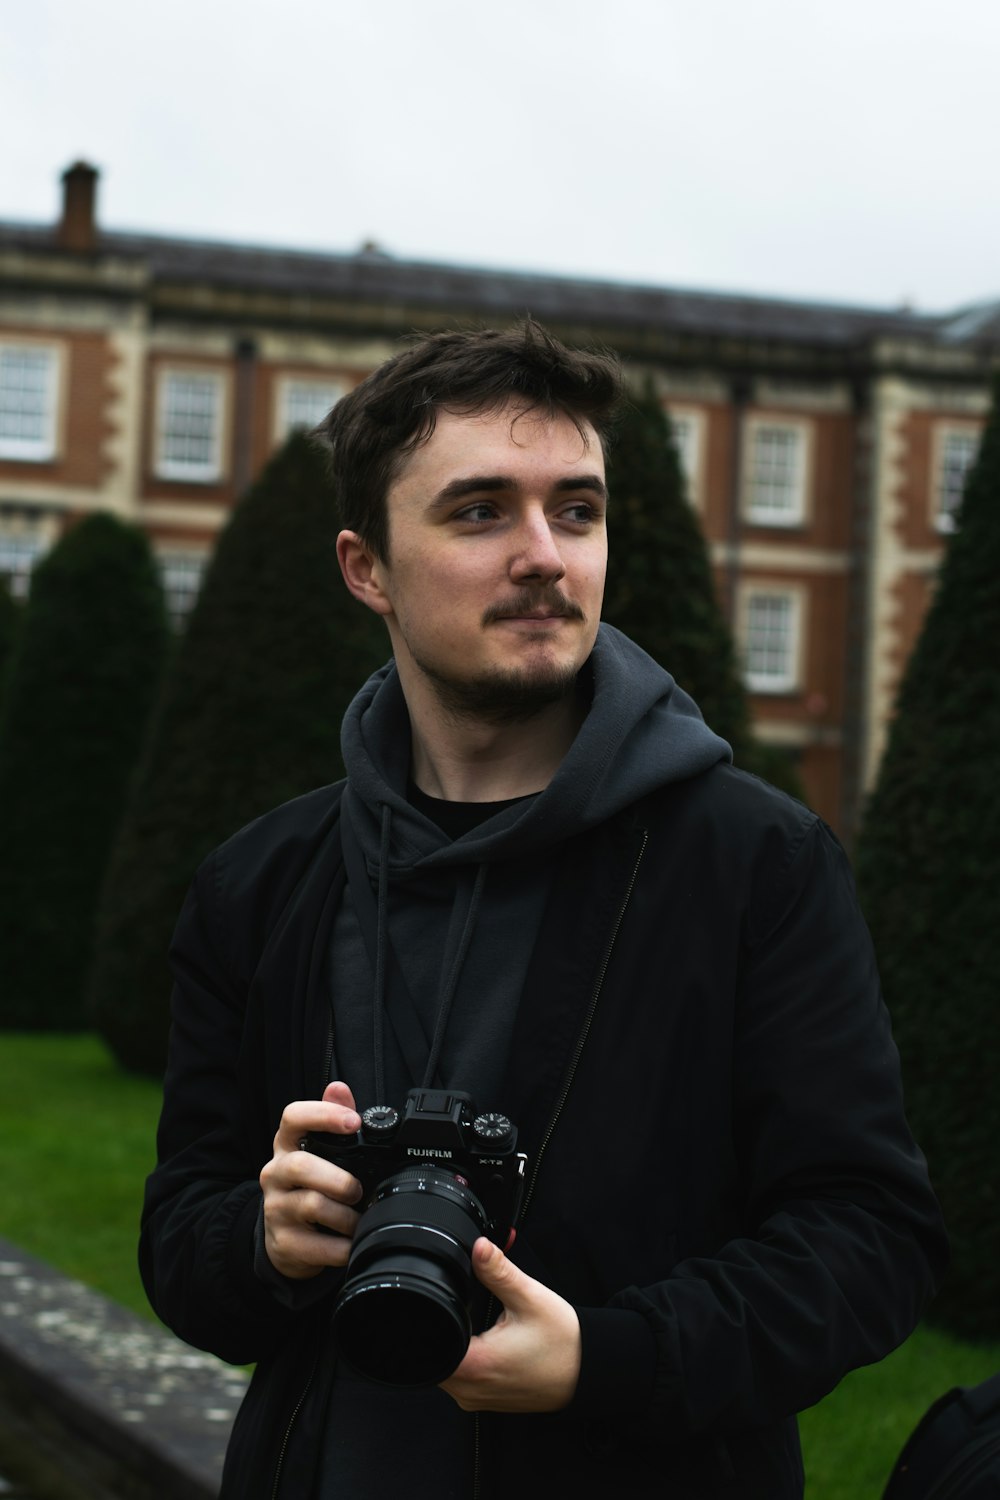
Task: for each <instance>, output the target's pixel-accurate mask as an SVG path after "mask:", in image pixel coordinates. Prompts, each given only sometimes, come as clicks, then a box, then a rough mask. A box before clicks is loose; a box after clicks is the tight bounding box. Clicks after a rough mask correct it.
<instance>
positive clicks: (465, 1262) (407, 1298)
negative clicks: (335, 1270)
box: [333, 1166, 487, 1386]
mask: <svg viewBox="0 0 1000 1500" xmlns="http://www.w3.org/2000/svg"><path fill="white" fill-rule="evenodd" d="M486 1224H487V1216H486V1213H485V1210H484V1209H483V1206H482V1204H481V1203H480V1202H479V1199H478V1198H477V1197H476V1195H475V1194H474V1193H473V1192H472V1191H471V1190H470V1189H469V1188H468V1187H466V1186H465V1184H464V1183H462V1182H460V1181H459V1180H458V1179H457V1178H456V1177H454V1176H452V1175H451V1173H449V1172H444V1171H442V1170H441V1169H440V1168H438V1167H431V1166H415V1167H407V1168H405V1169H404V1170H403V1171H401V1172H397V1173H395V1174H394V1175H393V1176H392V1177H387V1178H386V1180H385V1181H384V1182H383V1183H380V1184H379V1187H378V1189H377V1190H376V1192H375V1195H374V1198H373V1200H372V1203H371V1206H370V1208H368V1209H367V1210H366V1211H365V1213H364V1214H362V1216H361V1219H360V1220H359V1222H358V1227H357V1230H356V1232H355V1236H354V1245H353V1248H352V1250H351V1258H350V1260H349V1261H348V1264H347V1280H346V1282H345V1283H344V1287H343V1290H342V1291H341V1293H340V1296H339V1298H338V1299H337V1305H336V1307H335V1309H334V1315H333V1320H334V1328H335V1330H336V1334H337V1341H338V1344H339V1347H340V1350H341V1353H342V1354H343V1356H344V1358H345V1359H346V1360H347V1361H348V1362H349V1363H350V1364H351V1365H353V1366H354V1368H355V1369H356V1370H357V1371H358V1372H359V1374H362V1375H366V1376H368V1377H369V1379H371V1380H379V1381H382V1382H384V1383H386V1384H388V1385H402V1386H418V1385H437V1384H439V1383H440V1381H442V1380H447V1378H448V1376H449V1375H451V1374H452V1373H453V1371H454V1370H455V1369H456V1368H457V1367H458V1365H459V1364H461V1362H462V1358H463V1356H464V1354H465V1351H466V1349H467V1348H468V1347H469V1338H470V1337H471V1333H472V1323H471V1312H470V1310H471V1303H472V1290H473V1280H474V1279H473V1275H472V1260H471V1257H472V1247H473V1245H474V1244H475V1242H476V1240H477V1239H478V1237H479V1236H480V1235H481V1234H483V1233H485V1230H486Z"/></svg>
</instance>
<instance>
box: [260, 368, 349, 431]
mask: <svg viewBox="0 0 1000 1500" xmlns="http://www.w3.org/2000/svg"><path fill="white" fill-rule="evenodd" d="M310 388H312V389H313V390H315V391H316V392H317V393H319V392H320V391H322V392H323V399H322V400H321V401H317V408H319V407H322V410H321V411H320V413H319V416H318V417H317V418H316V420H315V421H311V420H305V421H300V420H299V419H298V418H296V416H295V414H294V411H293V406H294V403H295V393H296V391H302V390H308V389H310ZM347 391H348V385H347V381H346V380H343V379H342V378H341V377H340V376H336V375H282V376H280V377H279V379H278V382H277V391H276V400H275V403H274V440H275V442H276V443H283V442H285V440H286V439H287V438H288V437H289V436H290V435H291V433H292V432H293V431H294V430H295V429H302V428H304V429H305V430H306V431H309V429H310V428H313V427H315V426H316V425H317V424H318V423H319V422H321V421H322V420H323V418H324V417H325V416H326V414H327V412H328V411H329V410H330V408H331V407H332V406H335V405H336V403H337V402H338V401H339V400H340V399H341V397H342V396H346V395H347Z"/></svg>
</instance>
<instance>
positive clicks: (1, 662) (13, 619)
mask: <svg viewBox="0 0 1000 1500" xmlns="http://www.w3.org/2000/svg"><path fill="white" fill-rule="evenodd" d="M20 622H21V611H20V608H19V607H18V605H17V604H16V603H15V602H14V600H13V599H12V598H11V593H10V590H9V589H8V587H7V581H6V579H4V578H0V715H2V713H3V695H4V691H5V689H6V683H7V667H8V665H9V664H10V659H11V656H12V655H13V653H14V642H15V641H16V639H17V631H18V626H19V625H20Z"/></svg>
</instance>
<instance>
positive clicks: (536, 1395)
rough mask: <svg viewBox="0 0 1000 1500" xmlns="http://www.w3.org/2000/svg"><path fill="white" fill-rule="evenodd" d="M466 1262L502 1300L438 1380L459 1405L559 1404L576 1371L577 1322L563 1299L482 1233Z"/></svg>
mask: <svg viewBox="0 0 1000 1500" xmlns="http://www.w3.org/2000/svg"><path fill="white" fill-rule="evenodd" d="M472 1267H473V1270H474V1271H475V1273H476V1275H477V1277H478V1278H479V1280H480V1281H481V1282H482V1284H483V1286H484V1287H485V1288H486V1290H487V1291H489V1292H492V1293H493V1295H494V1297H496V1299H497V1301H498V1302H501V1303H503V1312H502V1313H501V1314H500V1317H499V1318H498V1320H497V1322H496V1323H495V1324H494V1325H493V1327H492V1328H488V1329H487V1330H486V1332H485V1333H480V1334H477V1335H476V1337H475V1338H474V1339H473V1340H472V1341H471V1343H470V1344H469V1348H468V1352H467V1353H466V1356H465V1358H464V1359H463V1360H462V1363H461V1364H460V1365H459V1367H458V1369H457V1370H456V1371H455V1373H454V1375H452V1376H450V1377H449V1379H447V1380H446V1381H444V1382H443V1384H442V1386H441V1389H442V1390H444V1391H447V1392H448V1395H449V1396H451V1397H452V1398H453V1399H454V1400H455V1401H457V1403H458V1405H459V1406H460V1407H461V1408H462V1410H463V1411H523V1412H527V1411H560V1410H561V1409H562V1408H563V1407H564V1406H568V1405H569V1403H570V1401H572V1399H573V1393H574V1391H575V1390H576V1383H577V1380H578V1379H579V1376H580V1322H579V1319H578V1318H577V1316H576V1313H575V1311H574V1309H573V1308H572V1307H571V1306H570V1304H569V1303H568V1302H566V1301H564V1299H563V1298H562V1297H560V1296H557V1294H556V1293H555V1292H553V1291H550V1290H549V1288H548V1287H547V1286H543V1285H542V1283H541V1282H540V1281H535V1280H533V1278H532V1277H530V1276H526V1275H525V1273H524V1272H523V1271H521V1270H519V1268H518V1267H517V1266H515V1265H514V1264H513V1263H512V1262H511V1261H509V1260H508V1259H507V1257H506V1256H505V1255H504V1253H503V1251H502V1250H498V1249H497V1247H496V1245H494V1244H492V1243H491V1241H490V1240H488V1239H478V1240H477V1241H476V1243H475V1245H474V1246H473V1250H472Z"/></svg>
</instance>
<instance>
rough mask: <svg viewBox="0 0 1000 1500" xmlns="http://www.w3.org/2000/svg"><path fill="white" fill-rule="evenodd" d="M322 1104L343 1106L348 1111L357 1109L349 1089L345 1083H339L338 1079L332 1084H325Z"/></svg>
mask: <svg viewBox="0 0 1000 1500" xmlns="http://www.w3.org/2000/svg"><path fill="white" fill-rule="evenodd" d="M323 1103H324V1104H345V1105H346V1106H347V1108H348V1109H356V1108H357V1105H356V1104H355V1102H354V1095H353V1094H352V1093H351V1090H350V1087H349V1086H348V1085H347V1084H346V1083H341V1081H340V1080H339V1079H335V1080H334V1082H333V1083H328V1084H327V1086H326V1088H325V1089H324V1090H323Z"/></svg>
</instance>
